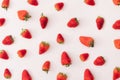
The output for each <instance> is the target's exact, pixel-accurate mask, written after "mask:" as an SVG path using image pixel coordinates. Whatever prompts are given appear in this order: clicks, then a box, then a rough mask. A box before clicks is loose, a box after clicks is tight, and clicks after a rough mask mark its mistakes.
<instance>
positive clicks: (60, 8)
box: [54, 2, 64, 11]
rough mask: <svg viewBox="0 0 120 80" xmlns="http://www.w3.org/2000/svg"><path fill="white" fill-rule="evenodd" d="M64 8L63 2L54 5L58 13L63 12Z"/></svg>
mask: <svg viewBox="0 0 120 80" xmlns="http://www.w3.org/2000/svg"><path fill="white" fill-rule="evenodd" d="M63 6H64V3H63V2H58V3H55V5H54V7H55V9H56V10H57V11H60V10H62V8H63Z"/></svg>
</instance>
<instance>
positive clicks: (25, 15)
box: [17, 10, 31, 21]
mask: <svg viewBox="0 0 120 80" xmlns="http://www.w3.org/2000/svg"><path fill="white" fill-rule="evenodd" d="M17 14H18V18H19V19H20V20H25V21H28V19H29V18H30V17H31V16H30V15H29V13H28V11H27V10H19V11H18V12H17Z"/></svg>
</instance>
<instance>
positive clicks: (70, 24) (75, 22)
mask: <svg viewBox="0 0 120 80" xmlns="http://www.w3.org/2000/svg"><path fill="white" fill-rule="evenodd" d="M78 25H79V22H78V20H77V18H71V19H70V20H69V21H68V23H67V26H68V27H69V28H76V27H77V26H78Z"/></svg>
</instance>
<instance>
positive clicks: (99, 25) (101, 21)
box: [96, 16, 104, 30]
mask: <svg viewBox="0 0 120 80" xmlns="http://www.w3.org/2000/svg"><path fill="white" fill-rule="evenodd" d="M96 24H97V28H98V30H101V29H102V27H103V24H104V18H103V17H100V16H98V17H97V19H96Z"/></svg>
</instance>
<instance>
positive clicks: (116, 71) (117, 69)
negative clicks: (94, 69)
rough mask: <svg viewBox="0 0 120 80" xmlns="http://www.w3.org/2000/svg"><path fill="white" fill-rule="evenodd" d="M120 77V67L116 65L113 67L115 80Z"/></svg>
mask: <svg viewBox="0 0 120 80" xmlns="http://www.w3.org/2000/svg"><path fill="white" fill-rule="evenodd" d="M118 78H120V67H115V68H114V69H113V80H117V79H118Z"/></svg>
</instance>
